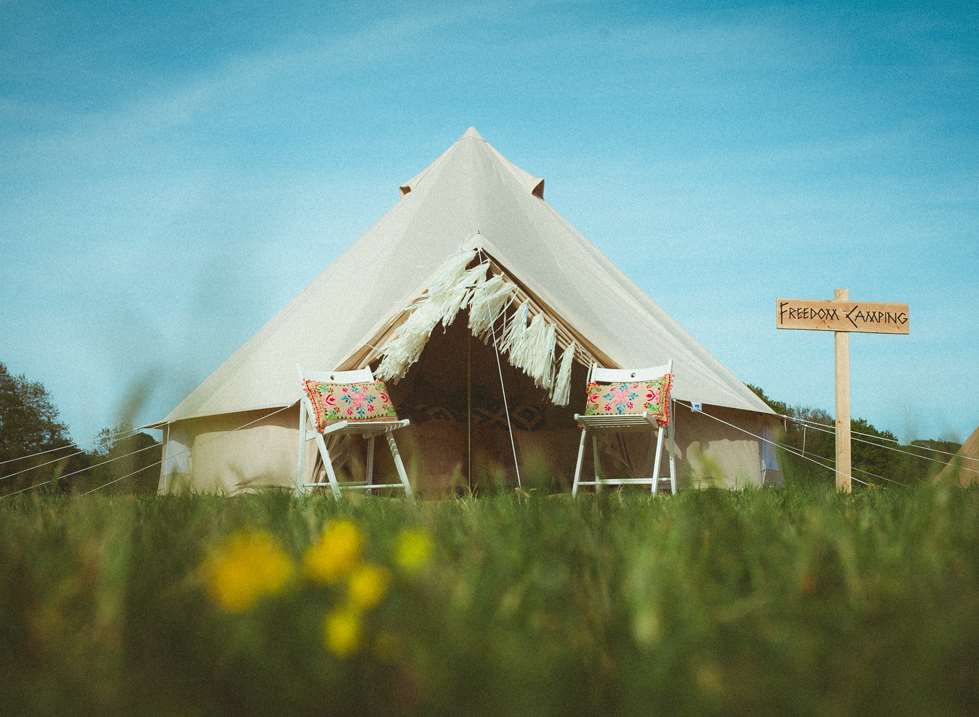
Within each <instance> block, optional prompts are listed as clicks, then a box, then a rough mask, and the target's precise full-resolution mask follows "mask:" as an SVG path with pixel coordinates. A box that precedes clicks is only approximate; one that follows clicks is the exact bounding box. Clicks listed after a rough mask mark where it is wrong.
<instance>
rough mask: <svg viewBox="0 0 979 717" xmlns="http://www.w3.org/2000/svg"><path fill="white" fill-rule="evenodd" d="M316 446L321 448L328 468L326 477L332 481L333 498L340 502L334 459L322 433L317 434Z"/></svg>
mask: <svg viewBox="0 0 979 717" xmlns="http://www.w3.org/2000/svg"><path fill="white" fill-rule="evenodd" d="M316 445H317V446H319V449H320V455H321V456H323V467H324V468H326V477H327V479H329V481H330V490H332V491H333V497H334V498H336V499H337V500H340V483H339V482H337V474H336V472H335V471H334V470H333V459H332V458H331V457H330V452H329V451H328V450H327V448H326V441H325V440H324V439H323V434H322V433H317V434H316Z"/></svg>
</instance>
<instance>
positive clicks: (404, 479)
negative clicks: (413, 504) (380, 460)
mask: <svg viewBox="0 0 979 717" xmlns="http://www.w3.org/2000/svg"><path fill="white" fill-rule="evenodd" d="M384 437H385V438H386V439H387V440H388V448H390V449H391V457H392V458H394V467H395V468H397V469H398V477H399V478H401V485H403V486H404V487H405V495H406V496H408V497H409V498H411V497H412V496H413V494H412V492H411V483H409V482H408V473H407V472H406V471H405V464H404V463H403V462H402V460H401V454H400V453H399V452H398V444H397V443H395V442H394V436H392V435H391V434H390V433H385V434H384Z"/></svg>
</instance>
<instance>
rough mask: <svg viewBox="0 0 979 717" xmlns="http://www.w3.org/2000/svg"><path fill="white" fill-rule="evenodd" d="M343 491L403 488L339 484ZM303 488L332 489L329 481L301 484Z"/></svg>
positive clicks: (383, 484)
mask: <svg viewBox="0 0 979 717" xmlns="http://www.w3.org/2000/svg"><path fill="white" fill-rule="evenodd" d="M339 485H340V487H341V488H343V489H344V490H376V489H378V488H404V486H403V485H402V484H401V483H364V482H362V481H358V482H356V483H351V482H346V483H340V484H339ZM303 487H305V488H332V486H330V483H329V481H323V482H322V483H303Z"/></svg>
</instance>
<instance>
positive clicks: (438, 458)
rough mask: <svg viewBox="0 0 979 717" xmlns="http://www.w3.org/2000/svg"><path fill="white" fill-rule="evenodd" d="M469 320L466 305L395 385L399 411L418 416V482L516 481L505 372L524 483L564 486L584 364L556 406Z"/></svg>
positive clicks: (490, 484)
mask: <svg viewBox="0 0 979 717" xmlns="http://www.w3.org/2000/svg"><path fill="white" fill-rule="evenodd" d="M467 321H468V317H467V315H466V313H464V312H463V313H460V314H459V315H458V316H457V317H456V319H455V320H454V321H453V322H452V323H451V324H450V325H449V327H448V328H447V329H446V330H445V331H444V332H443V331H442V329H441V327H439V328H438V329H437V330H436V331H435V332H434V333H433V334H432V336H431V339H430V340H429V342H428V345H427V346H426V347H425V350H424V351H423V352H422V354H421V357H420V358H419V360H418V361H417V362H416V363H415V364H414V365H413V366H412V367H411V368H410V369H409V370H408V373H407V374H406V375H405V377H404V378H403V379H402V380H401V381H399V382H398V383H397V384H393V385H389V390H390V392H391V397H392V400H393V401H394V403H395V406H397V408H398V413H399V415H401V416H403V417H405V418H410V419H411V426H410V427H409V428H408V429H406V430H405V431H404V432H403V436H404V438H403V442H404V444H405V445H404V446H403V447H402V453H403V454H404V455H405V459H406V463H407V465H408V470H409V474H413V475H412V476H411V477H412V480H413V482H415V485H418V486H420V487H421V488H422V490H424V491H425V492H427V493H430V492H433V491H434V492H436V493H438V492H443V493H444V492H465V491H468V490H470V489H472V490H473V491H475V492H486V491H489V490H493V489H495V488H501V487H514V486H516V485H517V474H516V470H515V466H514V460H513V453H512V449H511V445H510V437H509V432H508V430H507V410H506V406H505V405H504V401H503V394H502V391H501V386H500V373H502V375H503V383H504V385H505V387H506V394H507V399H508V404H509V413H510V422H511V425H512V429H513V437H514V441H515V443H516V450H517V456H518V459H519V461H520V471H521V478H522V481H523V484H524V487H525V488H558V487H561V486H563V485H564V484H565V483H567V481H568V478H569V476H570V475H571V472H572V470H573V468H574V458H575V450H576V445H577V444H576V440H577V432H576V430H575V427H574V413H575V411H576V410H577V411H581V410H582V408H583V404H584V392H583V390H582V389H583V387H584V382H585V374H586V371H585V368H584V367H583V366H580V365H577V364H576V365H575V366H574V368H573V373H572V385H573V386H574V387H575V390H573V391H572V401H571V403H570V404H569V405H568V406H555V405H554V404H552V403H551V401H550V398H549V395H548V392H547V390H545V389H541V388H537V387H536V386H535V385H534V381H533V379H531V378H529V377H527V376H526V375H524V374H523V373H522V372H520V371H519V370H517V369H515V368H513V367H512V366H511V365H510V364H509V363H508V362H507V361H506V360H501V361H500V364H499V366H498V365H497V361H496V352H495V350H494V348H493V345H492V343H490V344H489V345H486V344H484V343H483V342H481V341H480V340H478V339H476V338H475V337H473V336H472V335H471V334H470V333H469V330H468V327H467ZM578 404H581V405H578ZM399 438H400V437H399Z"/></svg>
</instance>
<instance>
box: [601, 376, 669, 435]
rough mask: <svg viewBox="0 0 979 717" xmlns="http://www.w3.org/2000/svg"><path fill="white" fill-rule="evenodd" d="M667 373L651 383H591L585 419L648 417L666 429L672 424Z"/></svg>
mask: <svg viewBox="0 0 979 717" xmlns="http://www.w3.org/2000/svg"><path fill="white" fill-rule="evenodd" d="M671 383H672V376H670V374H666V375H665V376H661V377H660V378H657V379H653V380H652V381H624V382H621V383H590V384H588V397H587V399H586V402H585V415H586V416H628V415H637V416H641V415H643V414H648V415H650V416H652V417H653V418H655V419H656V422H657V423H658V424H659V425H661V426H665V425H667V424H668V423H669V422H670V384H671Z"/></svg>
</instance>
